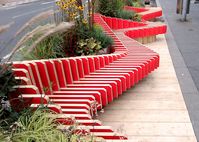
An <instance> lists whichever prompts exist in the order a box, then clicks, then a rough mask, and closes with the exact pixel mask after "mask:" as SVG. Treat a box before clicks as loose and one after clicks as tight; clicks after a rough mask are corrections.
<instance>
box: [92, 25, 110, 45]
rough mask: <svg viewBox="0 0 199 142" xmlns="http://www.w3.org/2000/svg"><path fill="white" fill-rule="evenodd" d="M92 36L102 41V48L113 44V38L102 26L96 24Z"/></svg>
mask: <svg viewBox="0 0 199 142" xmlns="http://www.w3.org/2000/svg"><path fill="white" fill-rule="evenodd" d="M90 37H93V38H94V39H96V40H97V41H99V42H100V43H101V46H102V48H107V47H109V46H111V45H112V44H113V39H112V38H111V37H109V36H107V35H106V34H105V33H104V32H103V30H102V28H101V27H100V26H97V25H94V27H93V30H92V32H91V35H90Z"/></svg>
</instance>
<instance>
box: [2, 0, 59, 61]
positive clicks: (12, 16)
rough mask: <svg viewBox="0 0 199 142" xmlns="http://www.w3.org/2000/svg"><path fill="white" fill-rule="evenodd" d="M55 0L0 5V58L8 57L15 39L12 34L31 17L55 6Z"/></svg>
mask: <svg viewBox="0 0 199 142" xmlns="http://www.w3.org/2000/svg"><path fill="white" fill-rule="evenodd" d="M55 7H56V5H55V0H40V1H33V2H30V3H24V4H20V5H13V6H0V29H1V27H2V28H4V27H6V28H4V29H3V30H2V32H0V58H1V59H2V58H5V57H8V55H9V53H10V52H11V51H12V50H13V48H14V47H15V45H16V42H17V40H19V39H16V38H15V37H14V35H15V34H16V33H17V31H18V30H19V29H20V28H21V27H22V26H23V25H24V24H26V23H27V22H28V21H29V20H30V19H31V18H32V17H34V16H36V15H37V14H40V13H41V12H44V11H48V10H50V9H53V8H55ZM0 31H1V30H0Z"/></svg>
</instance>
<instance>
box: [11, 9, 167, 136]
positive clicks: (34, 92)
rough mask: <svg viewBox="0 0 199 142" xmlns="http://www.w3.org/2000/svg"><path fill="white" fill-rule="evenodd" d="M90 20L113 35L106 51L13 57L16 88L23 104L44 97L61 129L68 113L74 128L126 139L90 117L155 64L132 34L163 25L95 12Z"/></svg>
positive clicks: (162, 28) (156, 60) (33, 103)
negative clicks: (33, 58) (57, 56)
mask: <svg viewBox="0 0 199 142" xmlns="http://www.w3.org/2000/svg"><path fill="white" fill-rule="evenodd" d="M140 11H141V10H140ZM94 21H95V23H97V24H99V25H100V26H101V27H102V28H103V30H104V32H105V33H106V34H107V35H109V36H111V37H112V38H113V40H114V45H113V50H112V53H111V54H104V55H94V56H81V57H73V58H72V57H71V58H60V59H48V60H47V59H46V60H36V61H22V62H14V64H13V71H14V73H15V76H16V78H17V79H19V80H22V84H21V85H20V86H16V88H17V90H18V91H20V92H21V93H22V96H19V97H22V98H23V99H24V100H25V102H26V105H27V106H31V107H33V108H37V107H38V105H39V104H40V103H43V104H44V105H46V106H47V107H49V108H50V109H52V110H54V111H55V112H57V121H59V122H61V123H62V124H63V125H64V126H63V129H66V128H67V127H68V126H69V125H72V124H73V123H74V120H71V117H73V118H75V122H78V123H79V124H80V125H79V127H78V128H77V129H85V130H89V131H90V132H91V134H93V135H94V136H99V137H103V138H104V139H111V140H120V139H122V140H123V139H124V140H125V139H127V137H125V136H122V135H120V134H118V133H115V132H114V131H113V130H112V128H110V127H107V126H102V124H101V122H100V121H99V120H93V119H92V117H93V116H94V115H97V110H101V109H102V108H103V107H105V106H106V105H108V104H109V103H111V102H112V101H113V100H114V99H115V98H118V97H119V96H120V95H122V93H123V92H124V91H127V90H128V89H129V88H131V87H132V86H134V85H135V84H136V83H138V82H139V81H140V80H142V79H143V78H145V77H146V76H147V75H148V74H149V73H151V72H152V71H153V70H155V69H157V68H158V66H159V60H160V58H159V55H158V54H157V53H155V52H154V51H152V50H151V49H149V48H147V47H145V46H144V45H142V44H140V43H138V42H137V41H135V40H133V39H132V38H138V37H140V36H141V37H145V36H150V35H157V34H163V33H165V32H166V26H165V25H163V24H162V25H161V26H154V27H151V26H150V24H149V23H136V22H131V21H128V20H122V19H117V18H111V17H105V16H102V15H100V14H95V17H94ZM121 22H122V24H121ZM134 27H135V29H134ZM112 29H114V30H115V31H113V30H112ZM14 96H15V97H18V96H17V94H15V95H14ZM69 120H70V121H69ZM93 126H95V127H93Z"/></svg>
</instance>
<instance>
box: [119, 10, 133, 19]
mask: <svg viewBox="0 0 199 142" xmlns="http://www.w3.org/2000/svg"><path fill="white" fill-rule="evenodd" d="M134 15H135V14H134V12H132V11H127V10H121V11H119V12H118V13H117V18H122V19H131V20H133V17H134Z"/></svg>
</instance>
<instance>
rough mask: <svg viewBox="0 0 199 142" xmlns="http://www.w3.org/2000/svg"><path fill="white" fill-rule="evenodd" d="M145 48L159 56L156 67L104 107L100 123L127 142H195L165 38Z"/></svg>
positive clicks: (159, 38)
mask: <svg viewBox="0 0 199 142" xmlns="http://www.w3.org/2000/svg"><path fill="white" fill-rule="evenodd" d="M147 46H148V47H149V48H151V49H153V50H155V51H156V52H157V53H159V54H160V59H161V60H160V67H159V68H158V69H157V70H156V71H155V72H153V73H152V74H150V75H149V76H148V77H147V78H145V79H144V80H143V81H141V82H140V83H139V84H137V85H136V86H135V87H134V88H132V89H130V90H128V91H127V92H126V93H124V94H123V95H122V96H120V97H119V99H118V100H115V101H114V102H113V103H111V104H110V105H108V106H107V107H106V108H105V112H104V113H103V114H101V115H100V116H99V117H100V120H102V122H104V124H105V125H110V126H113V127H114V128H115V129H116V130H118V131H119V132H122V133H124V134H126V135H127V136H128V138H129V142H196V137H195V134H194V131H193V128H192V124H191V121H190V118H189V114H188V111H187V108H186V105H185V102H184V99H183V96H182V92H181V89H180V86H179V83H178V80H177V77H176V73H175V70H174V67H173V64H172V60H171V57H170V54H169V51H168V47H167V43H166V40H165V36H164V35H161V36H158V38H157V41H156V42H154V43H151V44H148V45H147Z"/></svg>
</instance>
